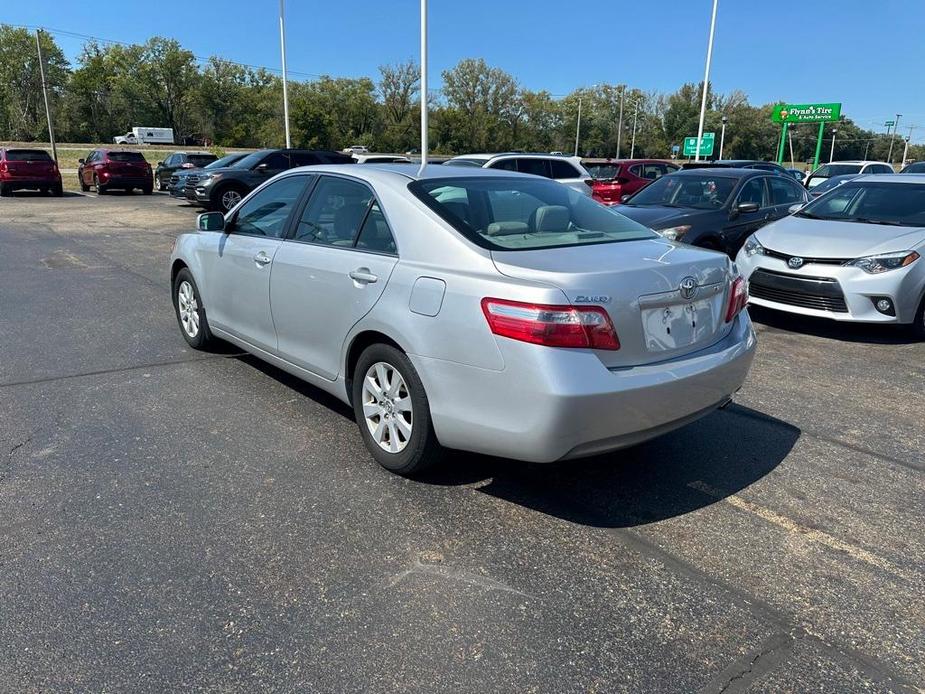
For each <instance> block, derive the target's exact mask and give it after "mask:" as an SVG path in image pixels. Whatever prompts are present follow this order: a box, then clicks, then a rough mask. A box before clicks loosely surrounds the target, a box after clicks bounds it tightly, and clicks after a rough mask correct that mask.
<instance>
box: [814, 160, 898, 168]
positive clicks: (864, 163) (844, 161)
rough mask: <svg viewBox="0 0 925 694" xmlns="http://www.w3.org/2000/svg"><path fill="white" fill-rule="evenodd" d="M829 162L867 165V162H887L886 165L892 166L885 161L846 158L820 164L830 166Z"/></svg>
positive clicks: (820, 166)
mask: <svg viewBox="0 0 925 694" xmlns="http://www.w3.org/2000/svg"><path fill="white" fill-rule="evenodd" d="M829 164H863V165H865V166H866V165H867V164H885V165H886V166H890V164H888V163H887V162H885V161H874V160H872V159H845V160H843V161H830V162H828V164H820V165H819V168H822V167H823V166H828V165H829Z"/></svg>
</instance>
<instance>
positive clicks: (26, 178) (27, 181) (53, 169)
mask: <svg viewBox="0 0 925 694" xmlns="http://www.w3.org/2000/svg"><path fill="white" fill-rule="evenodd" d="M14 190H40V191H42V192H43V193H47V194H49V195H54V196H56V197H61V196H62V195H64V187H63V186H62V185H61V172H60V171H59V170H58V165H57V164H56V163H55V160H54V159H52V158H51V155H50V154H48V152H46V151H45V150H44V149H25V148H15V147H10V148H5V147H4V148H0V196H6V195H9V194H10V193H12V192H13V191H14Z"/></svg>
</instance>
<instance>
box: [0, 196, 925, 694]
mask: <svg viewBox="0 0 925 694" xmlns="http://www.w3.org/2000/svg"><path fill="white" fill-rule="evenodd" d="M194 218H195V210H193V209H192V208H190V207H187V206H185V205H183V204H180V203H177V202H175V201H172V200H170V199H169V198H167V197H166V196H165V195H162V194H161V195H158V194H155V195H153V196H150V197H148V196H142V195H137V194H136V195H133V196H125V195H119V194H113V195H109V196H105V197H102V198H97V197H96V196H95V195H93V194H89V195H76V194H69V195H66V197H65V198H63V199H50V198H43V197H40V196H31V195H28V194H22V195H20V196H17V197H15V198H10V199H3V200H0V445H2V449H0V690H3V691H16V692H22V691H44V690H92V691H127V690H131V691H152V692H160V691H168V690H187V689H194V688H195V689H205V690H211V691H270V690H273V691H318V692H339V691H343V692H358V691H370V692H373V691H382V692H386V691H388V692H615V691H628V692H639V691H656V690H657V691H670V692H691V691H704V692H720V691H729V692H732V691H754V692H780V691H794V692H805V691H831V692H845V691H865V692H866V691H910V692H912V691H923V690H925V560H923V557H925V516H923V510H925V484H923V473H925V427H923V426H922V423H923V421H925V343H915V342H912V341H911V340H910V339H909V338H908V337H907V335H906V334H905V333H903V332H901V331H896V330H883V329H881V328H870V327H864V326H860V327H857V326H856V327H850V326H838V325H833V324H830V323H826V322H820V321H810V320H794V319H790V318H786V317H781V316H778V315H774V314H772V313H768V312H759V311H758V310H753V312H752V315H753V317H754V318H755V320H756V321H757V323H758V325H757V327H758V330H759V332H760V335H759V338H760V346H759V354H758V357H757V359H756V362H755V366H754V368H753V370H752V373H751V375H750V377H749V380H748V382H747V384H746V386H745V388H744V389H743V390H742V391H741V392H740V393H739V395H738V396H737V398H736V402H735V404H733V405H731V406H730V407H728V408H727V409H725V410H722V411H718V412H716V413H714V414H712V415H710V416H709V417H707V418H705V419H703V420H702V421H700V422H697V423H695V424H692V425H690V426H688V427H686V428H684V429H681V430H679V431H676V432H674V433H672V434H669V435H667V436H665V437H663V438H661V439H659V440H656V441H653V442H650V443H647V444H644V445H641V446H638V447H636V448H634V449H631V450H628V451H624V452H622V453H619V454H613V455H609V456H606V457H602V458H595V459H592V460H586V461H578V462H575V461H573V462H570V463H567V464H558V465H552V466H530V465H524V464H519V463H513V462H510V461H504V460H495V459H489V458H484V457H479V456H473V455H468V454H456V455H454V456H453V457H452V459H451V460H450V461H449V464H448V465H447V466H445V467H444V468H443V469H442V470H440V471H438V472H435V473H433V474H431V475H430V476H429V477H428V478H427V479H425V480H424V481H409V480H405V479H401V478H398V477H395V476H393V475H390V474H389V473H387V472H385V471H384V470H382V469H381V468H379V466H378V465H377V464H376V463H375V462H374V461H373V460H372V459H371V458H370V457H369V456H368V455H367V453H366V451H365V449H364V447H363V444H362V442H361V440H360V437H359V435H358V433H357V430H356V425H355V424H354V422H353V420H352V415H351V413H350V412H349V411H348V410H347V409H346V408H345V407H344V406H342V405H340V404H339V403H338V402H336V401H334V400H333V399H332V398H329V397H327V396H325V395H323V394H321V393H320V392H318V391H316V390H314V389H313V388H311V387H310V386H307V385H304V384H302V383H300V382H298V381H296V380H294V379H292V378H291V377H289V376H287V375H286V374H284V373H282V372H280V371H278V370H276V369H275V368H273V367H270V366H267V365H264V364H262V363H260V362H258V361H256V360H255V359H253V358H251V357H247V356H242V355H240V354H239V353H238V352H237V351H235V350H233V349H231V348H229V349H228V350H227V351H225V352H223V353H219V354H203V353H197V352H194V351H191V350H190V349H188V348H187V346H186V343H185V342H184V341H183V339H182V338H181V336H180V333H179V331H178V328H177V325H176V321H175V318H174V314H173V311H172V307H171V303H170V295H169V291H168V286H167V285H168V280H167V267H166V258H167V255H168V253H169V251H170V248H171V245H172V242H173V238H174V237H175V236H176V235H177V234H178V233H181V232H182V231H184V230H187V229H189V228H191V227H192V225H193V222H194Z"/></svg>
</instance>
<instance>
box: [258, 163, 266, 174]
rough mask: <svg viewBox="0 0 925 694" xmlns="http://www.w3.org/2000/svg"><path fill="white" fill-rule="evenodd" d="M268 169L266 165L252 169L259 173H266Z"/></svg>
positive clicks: (259, 165)
mask: <svg viewBox="0 0 925 694" xmlns="http://www.w3.org/2000/svg"><path fill="white" fill-rule="evenodd" d="M268 168H269V167H268V166H267V165H266V163H263V164H257V168H256V169H254V171H259V172H260V173H266V172H267V169H268Z"/></svg>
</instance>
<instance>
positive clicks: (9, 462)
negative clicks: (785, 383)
mask: <svg viewBox="0 0 925 694" xmlns="http://www.w3.org/2000/svg"><path fill="white" fill-rule="evenodd" d="M31 441H32V434H29V436H28V437H27V438H25V439H23V440H22V441H20V442H19V443H16V444H13V447H12V448H10V453H9V455H8V456H7V459H6V467H5V468H4V469H3V472H2V473H0V484H3V483H4V482H6V481H7V479H9V476H10V474H11V473H12V472H13V457H14V456H15V455H16V451H18V450H19V449H20V448H22V447H23V446H25V445H26V444H28V443H29V442H31Z"/></svg>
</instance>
